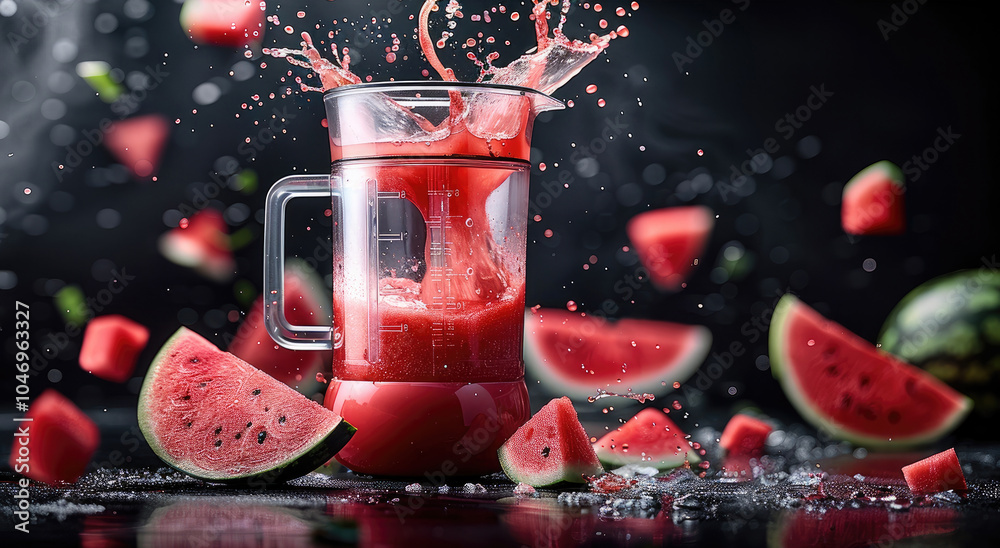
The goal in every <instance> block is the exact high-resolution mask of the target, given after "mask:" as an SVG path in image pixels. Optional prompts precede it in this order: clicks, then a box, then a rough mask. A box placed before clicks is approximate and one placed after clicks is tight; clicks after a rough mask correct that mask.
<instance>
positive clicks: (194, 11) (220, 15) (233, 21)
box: [181, 0, 264, 48]
mask: <svg viewBox="0 0 1000 548" xmlns="http://www.w3.org/2000/svg"><path fill="white" fill-rule="evenodd" d="M263 6H264V3H263V2H247V1H246V0H186V1H185V2H184V7H182V8H181V28H183V29H184V32H186V33H187V35H188V37H189V38H191V40H192V41H193V42H195V43H196V44H207V45H213V46H219V47H224V48H242V47H244V46H247V45H250V44H259V43H260V41H261V39H262V38H263V37H264V7H263Z"/></svg>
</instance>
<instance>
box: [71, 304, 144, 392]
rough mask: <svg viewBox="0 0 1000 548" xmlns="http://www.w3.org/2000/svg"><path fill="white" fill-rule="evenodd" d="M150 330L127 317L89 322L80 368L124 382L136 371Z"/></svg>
mask: <svg viewBox="0 0 1000 548" xmlns="http://www.w3.org/2000/svg"><path fill="white" fill-rule="evenodd" d="M147 341H149V330H148V329H146V327H145V326H143V325H141V324H138V323H136V322H134V321H132V320H130V319H128V318H126V317H125V316H119V315H117V314H109V315H107V316H99V317H97V318H94V319H92V320H90V323H88V324H87V329H86V331H84V333H83V344H82V345H81V347H80V367H82V368H83V370H84V371H89V372H91V373H93V374H94V375H96V376H98V377H100V378H102V379H105V380H109V381H113V382H125V381H127V380H128V379H129V378H131V377H132V372H133V371H135V361H136V358H138V357H139V352H141V351H142V349H143V348H145V347H146V342H147Z"/></svg>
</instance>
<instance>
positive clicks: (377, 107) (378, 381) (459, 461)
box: [265, 0, 614, 482]
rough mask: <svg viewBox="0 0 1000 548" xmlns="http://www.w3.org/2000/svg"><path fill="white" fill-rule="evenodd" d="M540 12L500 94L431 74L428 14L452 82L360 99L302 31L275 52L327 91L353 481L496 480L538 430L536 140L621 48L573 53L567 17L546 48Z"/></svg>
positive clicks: (502, 73)
mask: <svg viewBox="0 0 1000 548" xmlns="http://www.w3.org/2000/svg"><path fill="white" fill-rule="evenodd" d="M547 5H548V3H547V2H540V3H537V4H535V6H534V8H533V9H532V14H533V16H534V19H535V30H536V35H537V40H538V48H537V51H535V52H534V53H532V54H531V55H525V56H522V57H521V58H519V59H517V60H515V61H514V62H512V63H511V64H510V65H508V66H507V67H504V68H499V69H497V68H494V67H492V66H487V67H484V68H483V71H482V75H481V78H480V79H481V80H482V79H483V77H485V76H489V77H490V78H489V84H491V86H483V85H477V84H461V83H458V82H457V81H456V79H455V77H454V73H453V71H451V69H447V68H445V67H444V66H443V65H442V63H441V62H440V61H439V60H438V58H437V55H436V53H435V51H434V45H433V43H432V41H431V39H430V33H429V30H428V24H427V21H428V17H429V14H430V12H431V11H433V10H435V9H436V2H435V1H434V0H428V1H427V2H425V4H424V7H423V9H422V10H421V12H420V21H419V26H420V29H419V37H420V43H421V47H422V49H423V52H424V55H425V57H426V58H427V60H428V62H429V63H430V64H431V66H432V67H433V68H434V69H435V70H436V71H437V72H438V74H440V75H441V77H442V78H443V80H445V82H410V83H395V82H382V83H376V84H363V85H355V84H359V83H360V78H358V77H357V76H356V75H354V74H353V73H351V72H350V70H349V67H348V65H349V58H348V57H347V56H346V55H344V57H343V59H338V61H339V64H335V63H332V62H330V61H327V60H326V59H324V58H323V57H322V56H321V55H320V54H319V52H318V51H317V50H316V48H315V47H314V46H313V43H312V40H311V38H310V36H309V35H308V33H303V34H302V37H303V48H302V49H301V50H270V51H265V53H269V54H271V55H272V56H276V57H285V58H286V59H287V60H288V61H289V62H291V63H292V64H295V65H297V66H302V67H308V68H311V69H312V70H313V71H314V72H316V73H317V74H318V75H319V79H320V81H321V82H322V85H323V87H322V88H310V87H309V86H307V85H305V84H302V88H303V90H316V91H323V92H324V93H325V95H324V101H325V103H326V106H327V119H328V125H329V128H330V151H331V157H332V160H333V167H332V174H331V189H332V192H333V195H334V207H333V208H332V211H334V212H335V218H334V261H333V262H334V273H333V291H334V296H333V311H334V314H333V316H334V324H335V325H334V336H333V339H334V343H333V346H334V348H333V350H334V357H333V370H332V379H331V382H330V386H329V388H328V390H327V393H326V399H325V405H326V407H328V408H330V409H331V410H333V411H334V412H336V413H338V414H340V415H341V416H343V417H344V418H345V419H346V420H347V421H348V422H350V423H351V424H352V425H354V426H355V427H356V428H357V429H358V432H357V434H356V435H355V436H354V437H353V438H352V440H351V442H350V443H349V444H348V445H347V446H345V447H344V449H342V450H341V451H340V453H339V454H338V455H337V459H338V460H339V461H340V462H341V463H343V464H344V465H345V466H347V467H348V468H350V469H352V470H354V471H356V472H360V473H370V474H378V475H396V476H423V477H426V478H429V479H432V480H434V481H441V482H443V481H445V480H446V478H448V477H451V476H460V475H474V474H483V473H490V472H495V471H499V470H500V467H499V462H498V460H497V449H498V448H499V447H500V445H502V443H503V442H504V441H505V440H506V439H507V438H508V437H509V436H510V435H511V434H513V432H514V431H515V430H516V429H517V428H518V427H519V426H520V425H521V424H523V423H524V422H525V421H526V420H527V419H528V418H529V416H530V405H529V402H528V395H527V389H526V387H525V384H524V379H523V375H524V364H523V361H522V356H521V349H522V346H521V344H522V336H523V321H524V320H523V318H524V316H523V313H524V259H525V244H526V236H525V232H526V224H527V215H528V211H527V205H528V203H527V197H528V186H527V185H528V173H529V169H530V164H529V162H528V158H529V150H530V139H531V127H532V123H533V122H534V117H535V115H536V114H537V113H539V112H542V111H544V110H551V109H554V108H561V107H562V105H561V103H559V102H557V101H555V100H553V99H551V98H549V97H548V96H546V95H545V94H546V93H550V92H551V91H554V90H555V89H556V88H558V87H559V86H561V85H562V84H564V83H565V82H566V81H568V80H569V79H570V78H571V77H572V76H573V75H575V74H576V73H577V72H579V70H580V69H582V68H583V66H585V65H586V64H587V63H589V62H590V61H591V60H593V59H594V58H595V57H596V56H597V54H598V53H600V51H602V50H603V49H604V48H605V47H607V44H608V41H609V40H610V39H611V38H613V37H614V33H612V34H611V35H607V36H600V37H599V36H592V37H591V42H590V43H583V42H579V41H575V40H572V41H571V40H569V39H567V38H566V37H565V36H564V35H563V34H562V32H561V30H562V25H563V22H564V21H565V12H566V10H567V9H568V7H569V4H568V3H565V4H564V6H563V12H562V13H563V16H562V17H561V19H560V23H559V26H558V27H557V28H556V29H554V31H553V36H551V37H550V36H549V29H548V23H547V20H548V12H547ZM333 52H334V55H336V53H337V52H336V49H335V48H334V49H333ZM345 53H346V51H345ZM494 58H495V57H494ZM487 59H488V60H490V59H492V58H490V57H488V58H487ZM529 88H530V89H529Z"/></svg>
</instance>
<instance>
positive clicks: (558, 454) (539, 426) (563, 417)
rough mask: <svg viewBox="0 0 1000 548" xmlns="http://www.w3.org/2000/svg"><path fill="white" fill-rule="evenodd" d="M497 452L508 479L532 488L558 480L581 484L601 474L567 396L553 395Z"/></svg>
mask: <svg viewBox="0 0 1000 548" xmlns="http://www.w3.org/2000/svg"><path fill="white" fill-rule="evenodd" d="M497 455H498V456H499V458H500V465H501V466H502V467H503V471H504V472H505V473H506V474H507V477H509V478H510V479H511V480H512V481H515V482H519V483H525V484H528V485H531V486H534V487H541V486H544V485H551V484H553V483H559V482H561V481H570V482H577V483H583V482H585V481H587V477H588V476H595V475H598V474H602V473H603V472H604V468H602V467H601V463H600V461H599V460H598V459H597V455H596V454H595V453H594V448H593V447H591V445H590V438H589V437H587V432H586V431H584V429H583V425H581V424H580V419H579V418H578V417H577V414H576V409H575V408H574V407H573V402H572V401H570V399H569V398H567V397H565V396H563V397H561V398H556V399H554V400H552V401H550V402H549V403H547V404H545V406H544V407H542V408H541V409H539V410H538V413H536V414H535V416H533V417H531V418H530V419H528V422H526V423H524V424H523V425H521V427H520V428H518V429H517V431H516V432H514V435H512V436H511V437H510V438H509V439H508V440H507V441H506V442H505V443H504V444H503V445H501V446H500V449H499V451H498V452H497Z"/></svg>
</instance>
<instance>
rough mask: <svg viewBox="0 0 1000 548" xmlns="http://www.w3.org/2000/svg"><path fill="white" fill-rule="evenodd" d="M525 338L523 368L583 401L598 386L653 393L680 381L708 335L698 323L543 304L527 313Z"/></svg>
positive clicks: (698, 359) (705, 347)
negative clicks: (610, 316)
mask: <svg viewBox="0 0 1000 548" xmlns="http://www.w3.org/2000/svg"><path fill="white" fill-rule="evenodd" d="M524 341H525V347H524V361H525V365H526V366H527V367H528V372H529V373H530V374H532V375H534V376H535V377H537V378H539V379H541V380H542V381H543V384H544V385H545V386H549V387H553V390H559V391H562V392H563V393H564V394H567V395H568V396H570V397H571V398H574V399H577V400H581V401H582V400H584V399H586V398H587V397H588V396H592V395H594V394H595V393H596V392H597V390H598V389H603V390H610V391H622V392H624V391H626V390H627V389H629V388H631V389H632V391H633V392H636V393H647V392H648V393H652V394H657V393H662V392H663V391H664V388H665V387H664V384H663V383H664V382H666V387H672V384H673V382H675V381H677V382H684V381H685V380H687V379H688V377H690V376H691V375H692V374H693V373H694V372H695V370H697V369H698V366H699V365H701V363H702V362H703V361H704V360H705V356H706V355H707V354H708V351H709V348H711V346H712V333H711V331H709V330H708V328H706V327H704V326H700V325H683V324H678V323H672V322H665V321H656V320H639V319H622V320H617V321H615V322H610V321H607V320H604V319H602V318H598V317H596V316H589V315H586V314H579V313H572V312H568V311H566V310H559V309H555V308H552V309H547V308H542V309H538V310H537V311H535V312H529V313H527V314H526V316H525V320H524ZM619 379H621V380H620V381H619Z"/></svg>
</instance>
